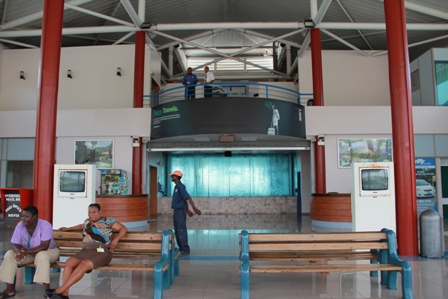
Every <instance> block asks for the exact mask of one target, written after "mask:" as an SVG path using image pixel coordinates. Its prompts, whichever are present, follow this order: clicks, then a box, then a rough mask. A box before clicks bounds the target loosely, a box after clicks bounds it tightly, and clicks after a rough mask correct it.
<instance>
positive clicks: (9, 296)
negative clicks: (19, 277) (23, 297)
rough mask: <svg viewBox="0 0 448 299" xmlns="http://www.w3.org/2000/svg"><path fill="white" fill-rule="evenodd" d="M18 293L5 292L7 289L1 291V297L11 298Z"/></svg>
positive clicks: (4, 298) (2, 298) (1, 298)
mask: <svg viewBox="0 0 448 299" xmlns="http://www.w3.org/2000/svg"><path fill="white" fill-rule="evenodd" d="M15 296H16V293H15V292H14V293H12V294H11V295H10V294H8V293H5V291H3V292H1V293H0V299H6V298H11V297H15Z"/></svg>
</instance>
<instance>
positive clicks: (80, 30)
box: [0, 26, 139, 38]
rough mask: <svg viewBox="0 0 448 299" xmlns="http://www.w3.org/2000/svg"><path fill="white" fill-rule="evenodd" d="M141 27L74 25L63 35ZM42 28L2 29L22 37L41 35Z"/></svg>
mask: <svg viewBox="0 0 448 299" xmlns="http://www.w3.org/2000/svg"><path fill="white" fill-rule="evenodd" d="M138 30H139V28H136V27H129V26H97V27H72V28H62V35H70V34H94V33H114V32H131V31H133V32H135V31H138ZM41 35H42V29H31V30H8V31H0V38H1V37H22V36H41Z"/></svg>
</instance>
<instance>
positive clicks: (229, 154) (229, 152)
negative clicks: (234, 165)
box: [224, 151, 232, 157]
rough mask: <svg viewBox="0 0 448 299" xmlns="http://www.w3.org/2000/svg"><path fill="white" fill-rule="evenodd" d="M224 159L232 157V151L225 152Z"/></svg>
mask: <svg viewBox="0 0 448 299" xmlns="http://www.w3.org/2000/svg"><path fill="white" fill-rule="evenodd" d="M224 157H232V152H231V151H225V152H224Z"/></svg>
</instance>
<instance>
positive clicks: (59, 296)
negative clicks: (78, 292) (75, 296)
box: [0, 293, 69, 299]
mask: <svg viewBox="0 0 448 299" xmlns="http://www.w3.org/2000/svg"><path fill="white" fill-rule="evenodd" d="M0 299H1V298H0ZM51 299H69V298H68V296H64V295H62V294H56V293H54V294H53V296H51Z"/></svg>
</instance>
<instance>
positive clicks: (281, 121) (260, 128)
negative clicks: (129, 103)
mask: <svg viewBox="0 0 448 299" xmlns="http://www.w3.org/2000/svg"><path fill="white" fill-rule="evenodd" d="M200 134H264V135H283V136H291V137H298V138H303V139H306V132H305V109H304V107H303V106H302V105H298V104H295V103H292V102H285V101H280V100H272V99H264V98H247V97H231V98H225V99H223V98H204V99H194V100H183V101H176V102H170V103H166V104H162V105H159V106H156V107H154V108H153V110H152V119H151V140H155V139H159V138H166V137H175V136H183V135H200Z"/></svg>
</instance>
